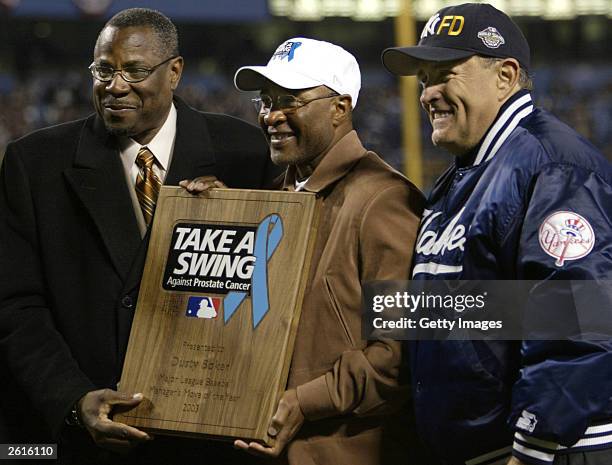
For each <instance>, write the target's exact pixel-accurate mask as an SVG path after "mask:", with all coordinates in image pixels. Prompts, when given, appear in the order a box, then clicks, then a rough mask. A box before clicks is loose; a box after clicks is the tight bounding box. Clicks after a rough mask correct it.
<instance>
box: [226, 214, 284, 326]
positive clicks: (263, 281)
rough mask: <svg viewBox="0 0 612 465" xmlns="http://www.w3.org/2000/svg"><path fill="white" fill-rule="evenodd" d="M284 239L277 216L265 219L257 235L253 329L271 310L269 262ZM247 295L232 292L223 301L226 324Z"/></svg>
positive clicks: (252, 280)
mask: <svg viewBox="0 0 612 465" xmlns="http://www.w3.org/2000/svg"><path fill="white" fill-rule="evenodd" d="M282 237H283V222H282V220H281V218H280V216H278V215H277V214H275V213H274V214H272V215H268V216H267V217H265V218H264V219H263V220H262V221H261V223H259V226H258V227H257V232H256V234H255V250H254V255H255V267H254V268H253V275H252V276H251V284H252V285H251V289H252V295H251V297H252V298H251V306H252V308H253V328H256V327H257V325H258V324H259V322H260V321H261V320H262V319H263V317H264V316H265V315H266V313H268V310H269V309H270V302H269V299H268V261H270V257H271V256H272V254H273V253H274V251H275V250H276V248H277V247H278V245H279V244H280V241H281V239H282ZM246 296H247V293H246V292H242V291H232V292H230V293H229V294H227V296H226V297H225V299H224V300H223V313H224V318H225V323H226V324H227V322H228V321H229V319H230V318H231V317H232V315H233V314H234V313H235V312H236V310H237V309H238V307H239V306H240V304H241V303H242V302H243V301H244V299H245V298H246Z"/></svg>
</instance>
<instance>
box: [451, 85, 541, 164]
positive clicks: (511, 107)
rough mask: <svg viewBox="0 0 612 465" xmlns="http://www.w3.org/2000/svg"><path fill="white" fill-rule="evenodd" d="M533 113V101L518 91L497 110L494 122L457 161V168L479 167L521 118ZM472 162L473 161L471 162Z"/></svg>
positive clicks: (528, 95)
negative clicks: (478, 141) (477, 142)
mask: <svg viewBox="0 0 612 465" xmlns="http://www.w3.org/2000/svg"><path fill="white" fill-rule="evenodd" d="M532 112H533V101H532V99H531V94H530V93H529V91H528V90H520V91H519V92H517V93H516V94H514V95H513V96H512V97H510V98H509V99H508V101H507V102H505V103H504V104H503V105H502V107H501V108H500V109H499V112H498V113H497V116H496V117H495V120H494V121H493V123H492V124H491V126H490V127H489V129H488V130H487V132H486V133H485V135H484V136H483V138H482V139H481V141H480V143H479V144H478V145H477V146H476V147H475V148H474V149H473V150H472V151H471V152H470V153H468V154H466V156H464V157H461V158H462V159H463V161H462V160H459V159H458V160H457V163H456V164H457V165H458V166H466V160H468V163H467V165H472V166H476V165H480V164H481V163H485V162H487V161H489V160H490V159H491V158H493V157H494V156H495V154H496V153H497V151H498V150H499V148H500V147H501V146H502V144H503V143H504V142H505V141H506V139H508V137H510V134H512V131H514V129H515V128H516V127H517V126H518V124H519V123H520V122H521V120H522V119H523V118H525V117H526V116H527V115H529V114H531V113H532ZM472 160H473V161H472Z"/></svg>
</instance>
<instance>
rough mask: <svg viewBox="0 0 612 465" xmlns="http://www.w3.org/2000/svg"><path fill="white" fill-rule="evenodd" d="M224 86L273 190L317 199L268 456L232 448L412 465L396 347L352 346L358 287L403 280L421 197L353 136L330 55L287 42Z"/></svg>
mask: <svg viewBox="0 0 612 465" xmlns="http://www.w3.org/2000/svg"><path fill="white" fill-rule="evenodd" d="M235 84H236V87H237V88H238V89H240V90H250V91H253V90H258V91H260V96H259V97H258V98H257V99H254V100H255V103H256V105H257V108H258V111H259V123H260V125H261V127H262V129H263V131H264V133H265V135H266V137H267V139H268V142H269V144H270V152H271V156H272V161H273V162H274V163H276V164H278V165H282V166H286V167H287V170H286V172H285V179H284V186H283V187H284V189H287V190H292V191H293V190H295V191H307V192H314V193H317V194H318V195H319V196H320V197H321V198H322V199H323V208H322V212H321V220H320V226H319V231H318V237H317V242H316V245H315V251H314V256H313V262H312V268H311V274H310V281H309V287H308V289H307V291H306V297H305V299H304V304H303V307H302V315H301V320H300V326H299V329H298V334H297V338H296V343H295V352H294V355H293V360H292V363H291V370H290V373H289V381H288V390H287V391H286V392H285V394H284V395H283V397H282V399H281V401H280V404H279V406H278V410H277V412H276V414H275V415H274V416H273V418H272V420H271V422H270V434H271V435H272V436H275V437H276V445H275V446H274V447H272V448H266V447H263V446H261V445H260V444H256V443H251V444H246V443H245V442H243V441H237V442H236V446H237V447H239V448H242V449H245V450H247V451H249V452H252V453H254V454H258V455H265V456H272V457H275V456H279V455H281V454H284V455H283V457H286V458H287V460H288V461H289V463H292V464H300V465H308V464H315V463H316V464H319V465H325V464H328V465H337V464H351V465H366V464H367V465H378V464H396V463H405V464H417V463H419V461H418V459H417V458H416V455H417V452H416V450H417V446H416V445H414V442H415V440H414V438H415V435H414V434H413V433H411V431H409V430H408V427H407V424H408V423H409V422H408V420H407V418H405V417H403V418H402V417H400V416H399V412H398V410H399V408H400V406H401V402H402V397H404V399H407V393H406V390H405V386H403V385H401V384H400V382H399V375H400V366H401V364H402V358H401V351H400V344H399V343H398V342H396V341H387V340H379V341H364V340H362V339H361V310H360V306H361V284H362V283H363V282H366V281H374V280H385V279H397V280H401V279H407V278H408V275H409V264H410V262H411V259H412V247H413V244H414V240H415V236H416V230H417V227H418V222H419V216H420V214H421V211H422V204H423V199H422V196H421V194H420V193H419V191H418V190H417V189H416V188H415V187H414V186H413V185H412V184H411V183H410V182H409V181H408V180H407V179H406V178H405V177H404V176H402V175H401V174H400V173H398V172H397V171H395V170H394V169H393V168H391V167H390V166H389V165H387V164H386V163H385V162H384V161H382V160H381V159H380V158H379V157H378V155H376V154H375V153H373V152H370V151H368V150H366V149H365V148H364V147H363V145H362V144H361V142H360V140H359V137H358V136H357V133H356V132H355V131H354V130H353V125H352V111H353V109H354V108H355V105H356V104H357V97H358V95H359V89H360V87H361V75H360V72H359V65H358V64H357V61H356V60H355V57H353V55H351V54H350V53H348V52H347V51H346V50H344V49H342V48H341V47H338V46H336V45H333V44H330V43H328V42H322V41H318V40H312V39H306V38H301V37H300V38H294V39H290V40H288V41H286V42H284V43H283V44H282V45H280V46H279V47H278V48H277V49H276V52H275V53H274V55H273V56H272V58H271V59H270V61H269V62H268V64H267V66H248V67H243V68H240V69H239V70H238V71H237V72H236V76H235ZM285 452H286V454H285ZM411 457H413V459H411Z"/></svg>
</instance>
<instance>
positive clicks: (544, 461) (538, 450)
mask: <svg viewBox="0 0 612 465" xmlns="http://www.w3.org/2000/svg"><path fill="white" fill-rule="evenodd" d="M559 448H560V446H559V444H557V443H555V442H550V441H543V440H542V439H537V438H533V437H531V436H525V435H524V434H521V433H518V432H517V433H514V444H513V445H512V455H514V456H515V457H516V458H517V459H519V460H520V461H521V462H523V463H525V464H527V465H552V463H553V461H554V460H555V452H556V451H557V450H558V449H559Z"/></svg>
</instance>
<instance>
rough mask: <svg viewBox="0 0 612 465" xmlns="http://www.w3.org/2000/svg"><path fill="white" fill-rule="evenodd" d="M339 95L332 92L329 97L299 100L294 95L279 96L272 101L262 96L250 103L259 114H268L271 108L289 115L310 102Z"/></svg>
mask: <svg viewBox="0 0 612 465" xmlns="http://www.w3.org/2000/svg"><path fill="white" fill-rule="evenodd" d="M339 95H340V94H337V93H335V92H334V93H333V94H330V95H324V96H323V97H315V98H311V99H301V98H298V97H296V96H295V95H279V96H278V97H276V98H275V99H273V98H272V97H270V96H269V95H266V94H262V95H260V96H259V97H256V98H253V99H251V102H253V105H254V106H255V110H257V111H258V112H259V113H270V111H271V110H272V106H274V107H275V108H276V109H277V110H280V111H282V112H283V113H290V112H292V111H296V110H297V109H299V108H302V107H303V106H305V105H308V104H309V103H310V102H314V101H315V100H321V99H324V98H331V97H338V96H339Z"/></svg>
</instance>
